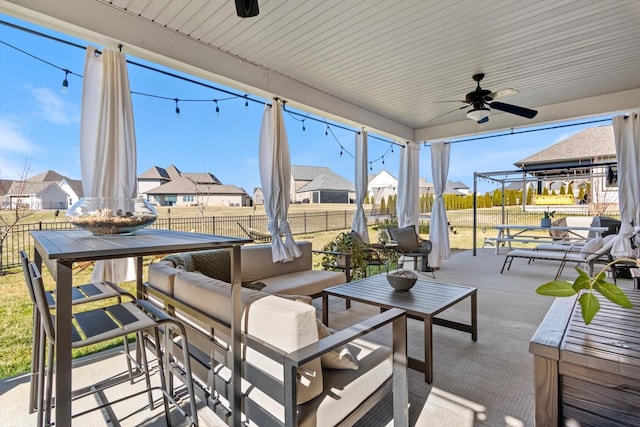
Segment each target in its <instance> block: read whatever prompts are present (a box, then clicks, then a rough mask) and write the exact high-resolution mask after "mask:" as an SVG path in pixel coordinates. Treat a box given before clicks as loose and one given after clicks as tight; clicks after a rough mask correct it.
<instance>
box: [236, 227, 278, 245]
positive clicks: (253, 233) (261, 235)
mask: <svg viewBox="0 0 640 427" xmlns="http://www.w3.org/2000/svg"><path fill="white" fill-rule="evenodd" d="M238 225H239V226H240V228H241V229H242V231H244V232H245V233H246V235H247V236H249V238H250V239H251V240H253V241H254V242H270V241H271V233H269V232H268V231H260V230H257V229H255V228H251V227H245V226H244V225H242V224H241V223H240V222H238Z"/></svg>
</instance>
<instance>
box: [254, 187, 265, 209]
mask: <svg viewBox="0 0 640 427" xmlns="http://www.w3.org/2000/svg"><path fill="white" fill-rule="evenodd" d="M253 204H254V205H264V193H263V192H262V188H260V187H254V188H253Z"/></svg>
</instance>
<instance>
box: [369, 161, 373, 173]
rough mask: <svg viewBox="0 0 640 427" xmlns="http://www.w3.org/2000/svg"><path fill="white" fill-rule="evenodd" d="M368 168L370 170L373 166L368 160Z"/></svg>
mask: <svg viewBox="0 0 640 427" xmlns="http://www.w3.org/2000/svg"><path fill="white" fill-rule="evenodd" d="M369 170H370V171H372V170H373V166H372V164H371V162H369Z"/></svg>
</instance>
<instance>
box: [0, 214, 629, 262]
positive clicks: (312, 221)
mask: <svg viewBox="0 0 640 427" xmlns="http://www.w3.org/2000/svg"><path fill="white" fill-rule="evenodd" d="M372 214H373V213H372V212H371V213H370V217H369V220H370V221H369V222H370V223H372V222H373V215H372ZM376 214H378V215H385V213H384V212H376ZM568 215H571V216H588V217H591V216H593V214H588V213H581V212H571V213H566V214H556V217H557V218H560V217H563V216H568ZM609 216H613V217H615V218H619V215H617V214H614V215H609ZM541 217H542V212H522V211H520V210H519V209H514V210H507V211H505V213H504V221H503V218H502V212H501V211H499V210H479V211H478V216H477V218H478V229H479V230H480V229H485V230H486V229H488V228H491V227H493V226H495V225H498V224H520V225H538V224H540V218H541ZM352 218H353V211H352V210H350V211H335V212H329V211H326V212H308V213H306V212H305V213H299V214H290V215H288V217H287V220H288V221H289V225H290V227H291V231H292V233H293V234H294V235H301V234H309V233H318V232H322V231H331V230H344V229H346V228H349V227H350V226H351V221H352ZM447 219H448V220H449V224H450V225H451V226H452V227H455V228H472V227H473V211H472V210H470V209H465V210H455V211H448V212H447ZM420 222H421V224H423V223H425V222H428V219H425V218H421V221H420ZM239 224H241V225H242V226H243V227H244V228H253V229H257V230H261V231H267V217H266V216H265V215H249V216H220V217H190V218H172V217H169V218H158V220H157V221H156V222H155V223H154V224H153V225H152V226H151V228H157V229H166V230H178V231H192V232H196V233H204V234H218V235H223V236H235V237H247V235H246V233H245V232H244V231H243V230H242V227H240V225H239ZM72 228H73V226H72V225H71V224H69V223H68V222H64V221H59V222H36V223H31V224H18V225H16V226H14V227H13V228H12V229H11V231H10V233H9V234H8V235H7V238H6V239H5V241H4V242H3V244H2V246H1V247H0V250H1V251H2V252H1V253H0V270H2V269H6V268H12V267H16V266H18V265H19V264H20V260H19V257H18V251H19V250H20V249H25V250H27V251H28V253H32V252H33V251H32V250H31V249H32V246H33V242H32V241H31V236H30V234H29V232H30V231H35V230H69V229H72Z"/></svg>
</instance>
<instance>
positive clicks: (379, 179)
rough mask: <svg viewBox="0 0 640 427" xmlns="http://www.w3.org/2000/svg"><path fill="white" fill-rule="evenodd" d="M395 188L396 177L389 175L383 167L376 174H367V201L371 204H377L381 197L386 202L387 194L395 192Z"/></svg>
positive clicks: (396, 185)
mask: <svg viewBox="0 0 640 427" xmlns="http://www.w3.org/2000/svg"><path fill="white" fill-rule="evenodd" d="M397 189H398V178H396V177H395V176H393V175H391V174H390V173H389V172H388V171H386V170H384V169H383V170H381V171H380V172H378V173H377V174H371V175H369V183H368V185H367V191H368V192H369V201H370V203H371V204H372V205H374V206H376V205H379V204H380V201H381V200H382V199H384V200H385V202H386V201H387V199H388V198H389V196H392V195H395V194H396V192H397Z"/></svg>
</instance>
